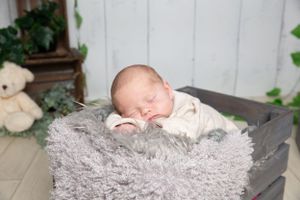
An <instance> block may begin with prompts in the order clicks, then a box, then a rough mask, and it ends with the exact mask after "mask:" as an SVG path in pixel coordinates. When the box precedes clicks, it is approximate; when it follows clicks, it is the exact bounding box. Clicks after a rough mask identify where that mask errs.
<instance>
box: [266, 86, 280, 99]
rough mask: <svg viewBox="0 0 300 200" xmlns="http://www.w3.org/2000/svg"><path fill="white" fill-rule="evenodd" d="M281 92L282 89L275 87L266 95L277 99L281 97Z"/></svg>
mask: <svg viewBox="0 0 300 200" xmlns="http://www.w3.org/2000/svg"><path fill="white" fill-rule="evenodd" d="M280 92H281V89H280V88H277V87H275V88H273V89H272V90H270V91H269V92H267V93H266V95H267V96H269V97H277V96H279V95H280Z"/></svg>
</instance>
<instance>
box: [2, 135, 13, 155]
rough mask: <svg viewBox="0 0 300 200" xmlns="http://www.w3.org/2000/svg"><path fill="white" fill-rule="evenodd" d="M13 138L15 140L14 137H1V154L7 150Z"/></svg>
mask: <svg viewBox="0 0 300 200" xmlns="http://www.w3.org/2000/svg"><path fill="white" fill-rule="evenodd" d="M13 140H14V138H13V137H8V136H2V137H0V155H1V154H2V153H3V152H4V151H5V150H6V148H7V147H8V146H9V144H10V143H11V142H12V141H13Z"/></svg>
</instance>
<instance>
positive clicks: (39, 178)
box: [11, 150, 53, 200]
mask: <svg viewBox="0 0 300 200" xmlns="http://www.w3.org/2000/svg"><path fill="white" fill-rule="evenodd" d="M48 166H49V161H48V156H47V154H46V153H45V151H44V150H39V152H38V154H37V156H36V157H35V159H34V160H33V162H32V164H31V166H30V168H29V169H28V171H27V172H26V174H25V176H24V178H23V180H22V182H21V183H20V185H19V187H18V189H17V191H16V192H15V194H14V195H13V197H12V198H11V200H19V199H22V200H48V199H49V197H50V190H51V189H52V187H53V186H52V176H50V174H49V167H48Z"/></svg>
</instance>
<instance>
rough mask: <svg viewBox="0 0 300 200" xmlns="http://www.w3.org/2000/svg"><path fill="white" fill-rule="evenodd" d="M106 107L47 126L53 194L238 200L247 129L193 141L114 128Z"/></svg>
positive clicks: (247, 164)
mask: <svg viewBox="0 0 300 200" xmlns="http://www.w3.org/2000/svg"><path fill="white" fill-rule="evenodd" d="M110 111H111V108H110V107H104V108H101V109H91V108H88V109H84V110H83V111H80V112H75V113H73V114H71V115H69V116H67V117H64V118H61V119H56V120H55V121H54V122H53V123H52V125H51V126H50V128H49V137H48V146H47V148H46V149H47V152H48V154H49V157H50V163H51V164H50V168H51V174H52V175H53V177H54V179H55V188H54V189H53V191H52V194H51V198H52V199H53V200H54V199H55V200H63V199H68V200H80V199H86V200H93V199H122V200H126V199H136V200H139V199H141V200H148V199H149V200H150V199H155V200H159V199H164V200H182V199H195V200H196V199H197V200H199V199H200V200H201V199H206V200H208V199H209V200H223V199H232V200H235V199H240V196H241V195H242V194H243V190H244V187H245V186H246V185H247V183H248V171H249V169H250V168H251V166H252V158H251V153H252V151H253V149H252V144H251V141H250V139H249V137H248V136H247V134H240V133H224V132H222V131H220V130H216V131H213V132H211V133H209V134H208V136H207V137H203V138H201V140H200V139H199V141H197V142H192V141H190V140H189V139H187V138H183V137H177V136H174V135H172V134H168V133H166V132H165V131H163V130H162V129H159V128H155V127H152V126H151V125H149V127H148V128H147V130H146V131H144V132H140V133H132V134H119V133H114V132H111V131H110V130H108V129H107V128H106V127H105V125H104V123H103V120H104V119H105V118H106V116H107V114H108V113H109V112H110Z"/></svg>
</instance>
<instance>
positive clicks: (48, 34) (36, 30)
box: [15, 1, 65, 54]
mask: <svg viewBox="0 0 300 200" xmlns="http://www.w3.org/2000/svg"><path fill="white" fill-rule="evenodd" d="M57 9H58V4H57V3H55V2H51V1H45V2H43V3H42V4H41V6H39V7H37V8H35V9H33V10H31V11H25V13H26V14H25V15H24V16H23V17H19V18H17V19H16V20H15V23H16V25H17V27H18V28H20V30H21V31H22V32H23V34H24V37H23V43H24V49H25V51H26V53H27V54H32V53H37V52H45V51H49V50H50V49H51V48H55V44H56V39H57V37H58V35H59V34H60V33H61V32H62V31H63V30H64V29H65V20H64V18H63V17H62V16H60V15H57V14H55V11H56V10H57Z"/></svg>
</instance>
